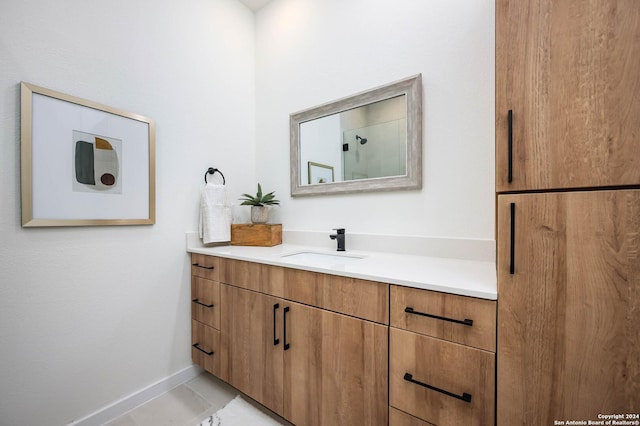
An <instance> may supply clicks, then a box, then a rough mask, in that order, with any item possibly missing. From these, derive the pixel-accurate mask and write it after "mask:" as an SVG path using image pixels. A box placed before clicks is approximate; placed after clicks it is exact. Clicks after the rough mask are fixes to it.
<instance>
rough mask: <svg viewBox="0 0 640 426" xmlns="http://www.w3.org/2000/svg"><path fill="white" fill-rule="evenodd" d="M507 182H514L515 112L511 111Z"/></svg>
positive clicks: (508, 116)
mask: <svg viewBox="0 0 640 426" xmlns="http://www.w3.org/2000/svg"><path fill="white" fill-rule="evenodd" d="M507 123H508V124H507V126H508V137H507V182H509V183H511V182H512V181H513V110H511V109H510V110H509V113H508V114H507Z"/></svg>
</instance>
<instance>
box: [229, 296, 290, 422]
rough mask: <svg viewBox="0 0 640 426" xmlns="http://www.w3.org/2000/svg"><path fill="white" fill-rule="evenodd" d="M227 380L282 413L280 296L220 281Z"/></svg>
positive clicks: (281, 306)
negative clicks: (225, 337) (223, 283)
mask: <svg viewBox="0 0 640 426" xmlns="http://www.w3.org/2000/svg"><path fill="white" fill-rule="evenodd" d="M221 291H222V298H223V308H224V310H223V312H224V313H223V317H224V319H223V326H222V330H221V332H222V333H223V335H225V336H227V339H224V340H225V343H226V347H227V348H228V354H227V356H226V358H225V361H224V362H223V366H225V367H226V368H228V371H227V377H228V381H229V383H230V384H231V385H232V386H234V387H236V388H237V389H239V390H240V391H242V392H244V393H245V394H247V395H249V396H250V397H251V398H253V399H255V400H256V401H259V402H260V403H261V404H262V405H264V406H266V407H267V408H269V409H271V410H272V411H274V412H275V413H278V414H282V389H283V387H282V362H283V350H282V346H283V343H282V340H283V339H282V336H281V335H280V334H279V333H281V330H282V310H283V305H282V300H280V299H277V298H274V297H271V296H265V295H263V294H260V293H256V292H253V291H249V290H243V289H239V288H237V287H232V286H227V285H221Z"/></svg>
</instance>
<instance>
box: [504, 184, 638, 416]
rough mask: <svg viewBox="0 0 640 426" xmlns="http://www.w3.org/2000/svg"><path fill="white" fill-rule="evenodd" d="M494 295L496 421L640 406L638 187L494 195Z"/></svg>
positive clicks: (634, 409) (629, 410) (592, 413)
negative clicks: (495, 322) (496, 196)
mask: <svg viewBox="0 0 640 426" xmlns="http://www.w3.org/2000/svg"><path fill="white" fill-rule="evenodd" d="M512 209H513V218H512V213H511V212H512ZM512 224H513V227H512ZM512 229H513V235H512V232H511V230H512ZM512 241H513V242H514V244H513V246H511V242H512ZM511 272H513V273H511ZM498 294H499V297H498V356H497V359H498V369H497V372H498V392H497V396H498V403H497V413H498V415H497V419H498V425H514V424H530V425H542V424H553V421H554V420H567V419H571V420H597V419H598V417H597V416H598V414H600V413H637V412H638V411H640V398H639V397H638V395H639V394H640V326H639V325H638V313H640V190H618V191H596V192H568V193H547V194H520V195H501V196H499V200H498Z"/></svg>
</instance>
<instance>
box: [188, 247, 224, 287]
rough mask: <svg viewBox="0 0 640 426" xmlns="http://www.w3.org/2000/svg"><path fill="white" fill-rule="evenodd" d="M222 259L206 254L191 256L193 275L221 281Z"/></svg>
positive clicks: (193, 254)
mask: <svg viewBox="0 0 640 426" xmlns="http://www.w3.org/2000/svg"><path fill="white" fill-rule="evenodd" d="M219 263H220V259H219V258H217V257H214V256H207V255H204V254H197V253H192V254H191V275H194V276H196V277H201V278H206V279H208V280H214V281H219V280H218V276H219V269H220V268H219V267H218V265H219Z"/></svg>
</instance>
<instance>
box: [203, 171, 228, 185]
mask: <svg viewBox="0 0 640 426" xmlns="http://www.w3.org/2000/svg"><path fill="white" fill-rule="evenodd" d="M216 172H218V173H220V176H222V184H223V185H226V184H227V182H226V181H225V179H224V175H223V174H222V172H221V171H220V170H218V169H214V168H213V167H209V169H208V170H207V171H206V173H205V174H204V183H208V182H207V175H212V174H214V173H216Z"/></svg>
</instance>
